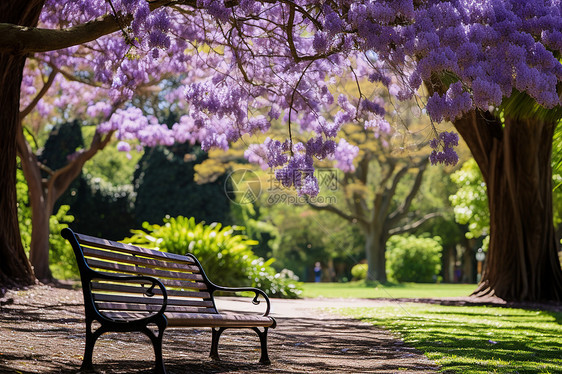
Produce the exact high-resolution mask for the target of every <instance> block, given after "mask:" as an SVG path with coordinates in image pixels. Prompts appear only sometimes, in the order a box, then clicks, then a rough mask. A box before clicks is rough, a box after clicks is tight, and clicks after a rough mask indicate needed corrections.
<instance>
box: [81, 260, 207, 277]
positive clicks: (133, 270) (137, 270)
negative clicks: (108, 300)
mask: <svg viewBox="0 0 562 374" xmlns="http://www.w3.org/2000/svg"><path fill="white" fill-rule="evenodd" d="M87 263H88V266H89V267H91V268H93V269H94V270H95V269H103V270H114V271H117V272H119V273H128V274H142V275H150V276H155V277H162V278H171V279H193V280H203V276H202V275H201V274H192V273H180V272H177V271H165V270H157V269H151V268H145V267H142V266H132V265H122V264H116V263H114V262H108V261H100V260H92V259H87Z"/></svg>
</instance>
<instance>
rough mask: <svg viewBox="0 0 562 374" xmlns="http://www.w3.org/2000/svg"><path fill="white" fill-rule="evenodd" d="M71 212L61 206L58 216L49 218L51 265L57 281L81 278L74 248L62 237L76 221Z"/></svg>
mask: <svg viewBox="0 0 562 374" xmlns="http://www.w3.org/2000/svg"><path fill="white" fill-rule="evenodd" d="M69 210H70V207H69V206H68V205H61V207H60V208H59V210H58V212H57V214H55V215H52V216H51V217H50V218H49V248H50V254H49V265H50V267H51V272H52V273H53V277H55V278H56V279H78V278H80V274H79V273H78V265H77V263H76V259H75V257H74V251H73V250H72V246H70V245H68V242H67V241H66V239H64V238H63V237H62V236H61V235H60V232H61V230H62V229H64V228H66V227H68V224H69V223H71V222H73V221H74V217H73V216H71V215H69V214H68V211H69Z"/></svg>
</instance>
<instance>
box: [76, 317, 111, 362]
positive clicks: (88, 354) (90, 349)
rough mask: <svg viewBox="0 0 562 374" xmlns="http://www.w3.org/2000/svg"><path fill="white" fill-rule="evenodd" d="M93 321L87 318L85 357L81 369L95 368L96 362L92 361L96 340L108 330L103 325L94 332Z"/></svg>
mask: <svg viewBox="0 0 562 374" xmlns="http://www.w3.org/2000/svg"><path fill="white" fill-rule="evenodd" d="M92 322H93V320H86V347H85V348H84V359H83V360H82V366H80V370H94V364H93V363H92V357H93V355H94V345H96V340H98V338H99V337H100V336H101V334H103V333H104V332H107V331H106V330H105V329H104V328H103V326H102V327H100V328H99V329H97V330H96V331H94V332H92Z"/></svg>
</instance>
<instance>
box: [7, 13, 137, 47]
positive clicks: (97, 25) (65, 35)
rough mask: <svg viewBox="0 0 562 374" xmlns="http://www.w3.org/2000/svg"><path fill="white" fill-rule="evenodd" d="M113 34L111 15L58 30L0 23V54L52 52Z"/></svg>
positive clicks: (116, 26)
mask: <svg viewBox="0 0 562 374" xmlns="http://www.w3.org/2000/svg"><path fill="white" fill-rule="evenodd" d="M128 22H130V19H129V20H128ZM115 31H119V24H118V23H117V22H116V21H115V18H114V17H113V15H105V16H103V17H99V18H97V19H95V20H93V21H90V22H87V23H84V24H82V25H78V26H74V27H70V28H67V29H62V30H53V29H43V28H38V27H24V26H18V25H13V24H9V23H0V52H3V53H11V54H28V53H34V52H47V51H53V50H57V49H63V48H68V47H72V46H74V45H79V44H83V43H87V42H91V41H92V40H96V39H97V38H99V37H101V36H104V35H107V34H111V33H113V32H115Z"/></svg>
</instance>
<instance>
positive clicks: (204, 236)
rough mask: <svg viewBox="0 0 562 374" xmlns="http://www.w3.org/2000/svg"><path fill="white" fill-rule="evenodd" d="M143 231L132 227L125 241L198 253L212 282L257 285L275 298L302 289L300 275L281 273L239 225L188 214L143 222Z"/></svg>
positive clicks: (285, 271) (162, 249)
mask: <svg viewBox="0 0 562 374" xmlns="http://www.w3.org/2000/svg"><path fill="white" fill-rule="evenodd" d="M143 229H144V231H143V230H131V232H132V233H133V236H132V237H130V238H126V239H125V240H124V242H125V243H132V244H138V245H141V246H144V247H149V248H155V249H159V250H161V251H165V252H171V253H177V254H185V253H187V252H189V253H192V254H194V255H195V256H196V257H197V258H198V259H199V261H200V262H201V265H203V268H204V269H205V272H206V273H207V274H208V275H209V278H210V279H211V281H212V282H214V283H216V284H220V285H228V286H249V285H251V286H253V287H259V288H261V289H262V290H264V291H265V292H266V293H267V294H268V295H270V296H273V297H284V298H296V297H298V296H299V295H300V294H301V292H302V290H301V286H300V284H299V283H298V278H297V277H295V276H294V274H293V273H292V272H290V271H288V270H284V271H281V272H280V273H277V272H276V271H275V270H274V269H273V268H272V267H271V264H272V263H273V261H275V259H273V258H271V259H269V260H267V261H264V260H263V259H262V258H260V257H258V256H256V255H255V254H254V253H253V252H252V250H251V246H253V245H255V244H257V242H256V241H253V240H249V239H248V238H247V237H246V236H245V235H241V234H239V233H237V232H239V230H241V229H243V228H241V227H236V226H225V227H223V226H222V225H221V224H220V223H212V224H210V225H205V224H204V223H203V222H200V223H195V219H194V218H193V217H192V218H186V217H182V216H179V217H176V218H165V219H164V225H162V226H160V225H150V224H148V223H147V222H145V223H144V224H143Z"/></svg>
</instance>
